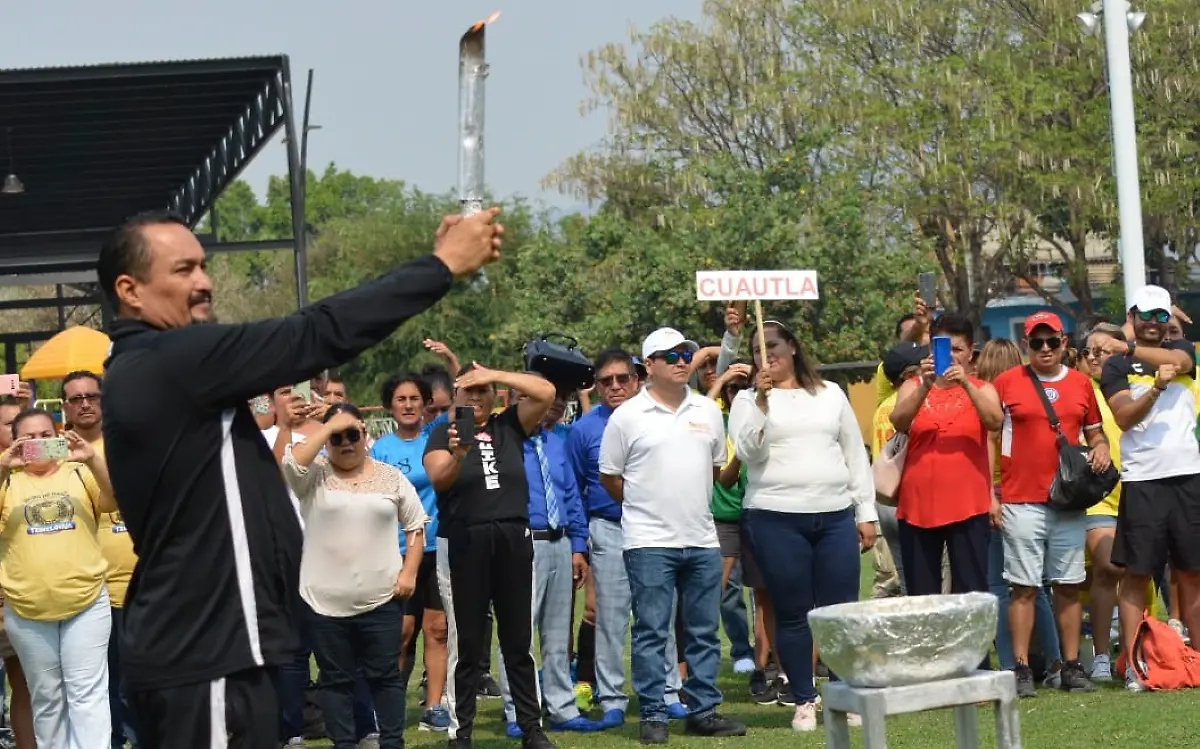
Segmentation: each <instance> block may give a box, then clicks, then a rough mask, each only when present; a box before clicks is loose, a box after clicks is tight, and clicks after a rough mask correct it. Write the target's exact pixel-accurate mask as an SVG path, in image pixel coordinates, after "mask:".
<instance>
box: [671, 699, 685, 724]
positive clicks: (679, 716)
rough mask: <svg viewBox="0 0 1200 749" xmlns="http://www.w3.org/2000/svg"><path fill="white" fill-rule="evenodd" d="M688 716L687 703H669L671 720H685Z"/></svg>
mask: <svg viewBox="0 0 1200 749" xmlns="http://www.w3.org/2000/svg"><path fill="white" fill-rule="evenodd" d="M687 716H688V709H687V705H685V704H683V703H682V702H672V703H671V704H670V705H667V717H668V718H670V719H671V720H683V719H684V718H686V717H687Z"/></svg>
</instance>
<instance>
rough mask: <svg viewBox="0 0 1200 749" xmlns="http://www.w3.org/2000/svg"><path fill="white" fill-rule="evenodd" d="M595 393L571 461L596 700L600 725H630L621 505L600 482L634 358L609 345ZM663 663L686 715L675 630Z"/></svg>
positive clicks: (674, 702) (572, 439) (634, 385)
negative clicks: (587, 579) (583, 539)
mask: <svg viewBox="0 0 1200 749" xmlns="http://www.w3.org/2000/svg"><path fill="white" fill-rule="evenodd" d="M596 392H597V393H598V394H599V396H600V404H599V405H598V406H596V407H595V408H593V409H592V410H591V411H589V412H588V413H587V415H585V416H584V417H583V418H581V419H579V420H578V421H576V422H575V423H574V424H573V425H572V427H571V433H570V434H569V435H568V436H567V460H568V461H570V464H571V470H572V472H573V473H574V475H575V481H576V482H577V483H578V485H579V489H580V492H581V493H582V495H583V505H584V508H585V510H586V511H587V515H588V538H589V544H590V546H591V563H592V585H593V586H594V587H595V589H596V688H595V695H596V701H597V702H599V703H600V708H601V710H603V712H604V717H603V718H602V719H601V721H600V723H601V725H602V726H603V727H604V728H614V727H616V726H620V725H623V724H624V723H625V710H626V708H627V707H628V706H629V698H628V697H627V696H626V695H625V640H626V637H627V636H628V634H629V614H630V611H631V603H632V602H631V599H630V593H629V578H628V576H626V574H625V557H624V551H623V545H624V536H623V534H622V533H621V505H620V504H619V503H618V502H616V501H614V500H613V498H612V497H611V496H610V495H609V493H608V491H607V490H606V489H605V488H604V487H603V486H601V485H600V439H601V437H603V436H604V428H605V427H606V426H608V419H609V417H611V416H612V414H613V411H614V410H616V408H617V407H618V406H620V405H621V404H622V403H624V402H625V401H626V400H628V399H629V398H632V397H633V396H635V395H637V392H638V374H637V370H636V369H635V361H634V357H633V356H631V355H630V354H629V353H628V352H626V351H622V350H620V349H609V350H607V351H603V352H601V353H600V355H599V356H598V357H596ZM667 636H668V641H667V653H669V654H670V655H669V657H668V658H667V659H666V661H665V662H664V664H663V668H664V669H665V670H666V674H667V691H666V696H665V701H666V703H667V714H668V716H669V717H670V718H672V719H674V720H678V719H681V718H685V717H687V708H686V707H684V706H683V705H681V704H680V703H679V690H680V688H681V686H682V684H681V680H680V678H679V667H678V665H677V664H676V662H675V660H676V658H675V628H674V627H672V628H671V629H670V632H668V635H667Z"/></svg>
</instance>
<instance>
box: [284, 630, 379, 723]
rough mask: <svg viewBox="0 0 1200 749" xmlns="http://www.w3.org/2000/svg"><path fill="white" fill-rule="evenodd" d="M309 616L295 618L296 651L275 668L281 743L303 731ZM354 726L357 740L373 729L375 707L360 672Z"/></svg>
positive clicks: (309, 654)
mask: <svg viewBox="0 0 1200 749" xmlns="http://www.w3.org/2000/svg"><path fill="white" fill-rule="evenodd" d="M311 618H312V614H311V612H305V613H304V614H303V615H301V616H300V617H299V629H300V650H299V652H297V653H296V656H295V658H293V659H292V662H291V663H287V664H285V665H282V666H280V667H279V668H277V669H275V674H274V676H275V691H276V693H278V695H279V740H280V741H282V742H284V743H286V742H287V741H288V740H289V739H292V738H295V737H298V736H302V735H303V734H304V692H305V690H307V689H308V686H309V684H310V683H311V682H312V671H311V665H310V661H311V659H312V640H311V638H310V633H309V623H310V621H309V620H310V619H311ZM354 725H355V733H356V734H358V739H359V741H362V740H363V739H364V738H366V737H367V736H368V735H370V734H372V733H375V730H376V728H375V707H374V705H372V704H371V692H370V690H369V689H367V682H366V680H364V679H363V678H362V674H361V673H359V674H358V678H357V679H356V680H355V682H354Z"/></svg>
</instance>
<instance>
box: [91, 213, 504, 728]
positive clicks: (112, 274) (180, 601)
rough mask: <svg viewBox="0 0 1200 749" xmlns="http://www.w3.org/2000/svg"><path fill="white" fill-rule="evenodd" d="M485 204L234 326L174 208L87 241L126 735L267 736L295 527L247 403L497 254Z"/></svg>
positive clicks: (362, 344) (371, 338) (497, 229)
mask: <svg viewBox="0 0 1200 749" xmlns="http://www.w3.org/2000/svg"><path fill="white" fill-rule="evenodd" d="M498 213H499V209H495V208H493V209H489V210H487V211H484V212H482V213H480V214H476V215H475V216H471V217H467V218H463V217H459V216H451V217H447V218H445V219H443V222H442V226H441V228H440V229H439V230H438V232H437V234H436V236H435V238H434V251H433V254H432V255H430V256H426V257H422V258H419V259H417V260H414V261H412V262H409V263H406V264H405V265H403V266H401V267H399V268H396V269H395V270H393V271H391V272H389V273H387V274H385V275H383V276H381V277H379V278H377V279H375V280H373V281H369V282H367V283H364V284H362V285H360V286H358V287H357V288H354V289H350V290H348V291H344V292H342V293H340V294H335V295H334V296H331V297H328V298H326V299H323V300H321V301H319V302H317V303H315V304H313V305H311V306H309V307H306V308H304V309H302V310H300V311H299V312H296V313H295V314H292V315H290V316H288V317H284V318H279V319H274V320H265V321H261V322H256V323H250V324H244V325H219V324H216V322H215V320H214V318H213V310H212V302H213V287H212V281H211V279H210V278H209V276H208V274H207V273H206V272H205V267H204V265H205V253H204V248H203V247H202V246H201V244H200V242H199V241H198V240H197V239H196V237H195V235H193V234H192V231H191V229H190V228H189V227H188V225H187V223H186V222H185V221H184V220H183V219H181V218H180V217H178V216H176V215H173V214H170V213H147V214H143V215H140V216H137V217H134V218H132V219H130V220H129V221H127V222H125V223H124V224H122V225H121V226H120V227H118V228H117V229H116V230H115V231H114V232H113V234H112V236H111V237H110V238H109V240H108V241H107V242H106V243H105V244H104V246H103V247H102V248H101V250H100V257H99V261H98V262H97V267H96V272H97V275H98V277H99V281H100V286H101V289H102V290H103V292H104V294H105V296H106V298H107V301H108V303H109V304H110V305H111V307H112V309H113V311H114V312H115V315H116V321H115V322H114V323H113V325H112V327H111V331H110V333H111V337H112V340H113V345H112V351H111V355H110V358H109V360H108V362H107V364H106V377H105V382H104V404H105V419H104V437H105V443H106V445H107V446H108V456H107V457H108V465H109V470H110V472H111V474H112V481H113V485H114V488H115V490H116V494H117V496H119V497H120V509H121V514H122V516H123V518H124V520H125V523H126V527H127V528H128V530H129V534H130V536H131V538H132V539H133V542H134V548H135V550H136V551H137V553H138V562H137V567H136V569H135V571H134V575H133V581H132V583H131V585H130V587H129V591H128V594H127V597H126V600H125V621H124V625H125V632H124V636H123V638H122V643H121V644H122V653H121V660H122V665H123V668H124V674H125V678H126V683H127V684H128V686H129V689H130V703H131V707H132V708H133V710H134V713H135V715H136V716H137V718H138V729H139V730H138V734H139V735H138V739H139V744H140V745H141V746H143V747H146V749H158V748H159V747H165V746H170V747H172V748H173V749H174V748H175V747H209V746H227V747H231V748H237V749H274V747H275V746H276V739H277V729H278V705H277V700H276V693H275V687H274V684H273V683H272V678H271V677H272V672H273V670H274V669H275V668H276V667H278V666H280V665H282V664H285V663H287V662H288V661H289V660H290V659H291V657H292V654H293V653H294V651H295V650H296V647H297V645H298V637H297V632H296V622H297V619H298V618H299V616H300V615H301V611H302V604H301V601H300V597H299V568H300V552H301V546H302V536H301V530H300V523H299V521H298V519H297V517H296V512H295V510H294V508H293V507H292V503H291V501H290V500H289V499H288V494H287V490H286V489H285V488H284V484H283V478H282V476H281V474H280V471H279V466H278V464H277V463H276V461H275V458H274V456H273V455H272V454H271V450H270V448H269V447H268V445H267V444H266V442H265V441H264V440H263V438H262V435H261V433H260V431H259V429H258V425H257V424H256V423H255V421H254V416H253V414H252V413H251V411H250V408H249V406H248V405H247V404H248V401H249V400H250V399H251V398H253V397H254V396H256V395H258V394H260V393H265V392H268V391H270V390H272V389H273V388H276V387H278V386H279V385H280V383H288V382H300V381H303V380H308V379H310V378H312V377H313V376H315V375H317V374H319V373H321V372H323V371H324V370H326V369H328V368H330V367H336V366H339V365H341V364H344V363H345V362H347V361H349V360H350V359H353V358H354V357H355V356H357V355H358V354H359V353H361V352H362V351H364V350H366V349H367V348H370V347H371V346H374V345H375V344H377V343H379V342H380V341H382V340H383V339H384V338H386V337H387V336H388V335H390V334H391V333H392V331H394V330H395V329H396V328H397V327H399V326H400V325H401V324H402V323H403V322H404V321H406V320H407V319H409V318H411V317H412V316H414V315H416V314H419V313H420V312H422V311H424V310H426V309H428V308H429V307H431V306H433V305H434V304H435V303H436V302H437V301H438V300H439V299H440V298H441V297H442V296H444V295H445V294H446V292H448V291H449V290H450V286H451V283H452V282H453V281H454V280H455V279H464V278H467V277H469V276H471V275H472V274H473V273H474V272H475V271H477V270H478V269H479V268H480V267H482V266H483V265H485V264H487V263H490V262H494V261H495V260H497V259H498V258H499V246H500V240H501V235H502V233H503V228H502V227H501V226H500V225H499V224H498V223H496V221H495V219H496V216H497V215H498Z"/></svg>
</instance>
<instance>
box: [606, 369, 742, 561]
mask: <svg viewBox="0 0 1200 749" xmlns="http://www.w3.org/2000/svg"><path fill="white" fill-rule="evenodd" d="M726 462H727V460H726V450H725V424H724V420H723V419H722V418H721V410H720V409H719V408H718V407H717V404H716V403H714V402H713V401H711V400H709V399H708V398H705V397H704V396H702V395H700V394H698V393H696V392H694V391H692V390H691V389H690V388H689V389H688V393H687V397H686V398H685V399H684V401H683V403H682V404H680V406H679V409H678V410H677V411H671V410H670V409H669V408H667V407H666V406H664V405H663V404H661V403H659V402H658V401H656V400H655V399H654V398H652V397H651V396H650V392H649V390H648V389H645V390H642V392H640V393H638V394H637V395H636V396H634V397H633V398H631V399H629V400H628V401H626V402H625V403H624V404H623V405H622V406H621V407H620V408H618V409H617V410H616V411H614V412H613V415H612V417H611V418H610V419H609V421H608V426H607V427H606V428H605V430H604V437H603V439H602V440H601V442H600V473H601V474H607V475H610V476H621V477H622V478H623V479H624V480H625V499H624V501H623V502H622V509H621V530H622V532H623V535H624V537H625V544H624V548H625V549H641V548H668V549H689V548H701V549H703V548H718V547H719V544H718V542H717V530H716V526H715V525H713V517H712V511H711V510H710V509H709V505H710V503H711V501H712V490H713V468H720V467H721V466H723V465H725V463H726Z"/></svg>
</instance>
